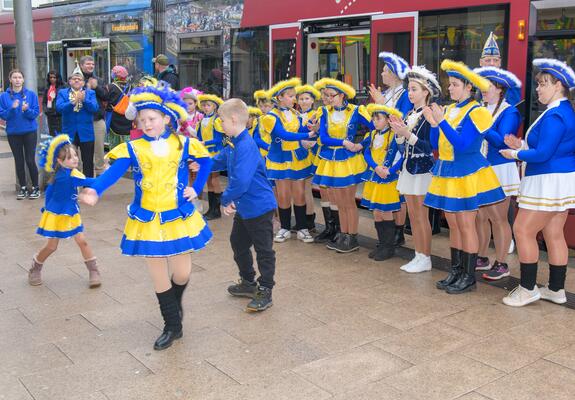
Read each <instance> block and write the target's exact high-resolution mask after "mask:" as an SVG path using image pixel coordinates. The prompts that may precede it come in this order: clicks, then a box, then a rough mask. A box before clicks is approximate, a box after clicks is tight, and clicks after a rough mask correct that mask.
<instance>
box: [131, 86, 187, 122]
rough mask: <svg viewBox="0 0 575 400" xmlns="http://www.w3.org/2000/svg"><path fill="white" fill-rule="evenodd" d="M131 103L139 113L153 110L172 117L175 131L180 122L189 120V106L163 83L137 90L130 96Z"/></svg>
mask: <svg viewBox="0 0 575 400" xmlns="http://www.w3.org/2000/svg"><path fill="white" fill-rule="evenodd" d="M130 103H132V104H133V105H134V107H135V108H136V110H138V111H140V110H144V109H148V108H151V109H154V110H158V111H161V112H163V113H164V114H166V115H168V116H169V117H170V120H171V123H172V126H173V127H174V129H176V128H177V126H178V120H181V121H185V120H186V119H187V118H188V112H187V111H186V108H187V104H186V103H184V102H183V101H182V99H180V96H179V95H178V93H177V92H175V91H173V90H172V89H170V85H168V84H166V83H165V82H163V81H159V82H158V83H157V84H156V85H155V86H152V85H150V86H143V87H137V88H135V89H134V90H133V91H132V94H131V95H130Z"/></svg>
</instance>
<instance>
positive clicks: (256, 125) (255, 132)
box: [248, 107, 268, 157]
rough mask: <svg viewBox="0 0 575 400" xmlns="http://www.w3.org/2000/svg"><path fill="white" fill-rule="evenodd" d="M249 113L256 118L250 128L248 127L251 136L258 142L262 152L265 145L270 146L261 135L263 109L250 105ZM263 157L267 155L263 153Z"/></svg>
mask: <svg viewBox="0 0 575 400" xmlns="http://www.w3.org/2000/svg"><path fill="white" fill-rule="evenodd" d="M248 113H249V115H250V117H253V118H254V120H253V122H252V127H251V128H250V129H248V132H249V134H250V136H251V137H252V138H253V139H254V141H255V142H256V144H257V146H258V148H259V150H260V154H262V147H263V146H264V145H265V146H268V145H267V144H266V143H265V142H264V141H263V140H262V137H261V135H260V117H261V116H262V115H263V113H262V110H260V109H259V108H257V107H248ZM262 157H265V156H264V154H262Z"/></svg>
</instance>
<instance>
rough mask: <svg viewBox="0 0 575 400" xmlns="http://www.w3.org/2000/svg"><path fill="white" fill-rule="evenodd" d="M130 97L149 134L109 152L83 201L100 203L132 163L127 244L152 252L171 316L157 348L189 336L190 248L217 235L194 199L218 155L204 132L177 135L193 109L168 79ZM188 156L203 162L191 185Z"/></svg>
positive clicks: (127, 249) (141, 253)
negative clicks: (185, 330)
mask: <svg viewBox="0 0 575 400" xmlns="http://www.w3.org/2000/svg"><path fill="white" fill-rule="evenodd" d="M130 102H131V103H132V104H133V105H134V106H135V108H136V109H137V110H138V120H139V123H140V126H141V127H142V129H143V131H144V135H143V136H142V137H141V138H139V139H135V140H132V141H130V142H129V143H122V144H120V145H119V146H117V147H115V148H114V149H112V150H111V151H110V153H109V154H108V156H109V158H110V159H111V160H113V161H114V162H113V164H112V166H111V167H110V168H109V169H108V171H106V172H105V173H104V174H103V175H102V176H100V177H99V178H98V179H97V180H96V182H95V184H94V185H92V188H93V189H84V191H83V192H82V194H81V195H80V196H81V200H82V201H83V202H84V203H86V204H89V205H94V204H96V203H97V201H98V199H99V197H100V196H101V195H102V193H103V192H104V191H105V190H106V189H107V188H109V187H110V186H111V185H113V184H114V183H115V182H117V181H118V180H119V179H120V178H121V177H122V175H123V174H124V173H125V172H126V171H127V170H128V168H131V169H132V175H133V178H134V188H135V193H134V200H133V201H132V204H130V206H129V207H128V220H127V222H126V226H125V228H124V236H123V237H122V244H121V246H120V247H121V249H122V254H124V255H128V256H138V257H145V258H146V263H147V264H148V268H149V271H150V275H151V276H152V280H153V282H154V289H155V292H156V296H157V297H158V301H159V303H160V311H161V313H162V316H163V318H164V322H165V326H164V331H163V333H162V335H161V336H160V337H159V338H158V339H157V340H156V342H155V344H154V349H156V350H163V349H165V348H167V347H169V346H171V344H172V342H173V341H174V340H176V339H179V338H181V337H182V316H183V310H182V296H183V293H184V290H185V288H186V285H187V284H188V280H189V277H190V273H191V268H192V259H191V256H190V253H191V252H193V251H198V250H201V249H202V248H204V247H205V246H206V244H207V243H208V241H209V240H210V239H211V237H212V233H211V231H210V229H209V228H208V226H207V224H206V222H205V221H204V219H203V218H202V215H201V214H200V213H199V212H198V211H197V210H196V209H195V207H194V205H193V203H192V200H193V199H194V198H196V197H197V194H198V193H201V192H202V188H203V187H204V185H205V183H206V181H207V179H208V175H209V173H210V168H211V163H212V161H211V159H210V155H209V153H208V151H207V150H206V148H205V147H204V146H203V145H202V144H201V143H200V142H199V141H198V140H197V139H195V138H187V137H185V136H178V135H177V133H176V129H177V123H178V120H185V119H186V117H187V113H186V105H185V103H183V102H182V100H181V99H180V98H179V96H178V94H177V93H176V92H174V91H172V90H171V89H169V87H168V86H167V85H165V84H164V83H163V82H159V83H158V85H157V86H147V87H142V88H136V89H134V91H133V92H132V95H131V96H130ZM189 162H196V163H198V164H199V171H198V173H197V175H196V180H195V182H194V184H193V186H192V187H189V186H187V184H188V175H189V169H188V163H189ZM170 270H171V272H172V276H170Z"/></svg>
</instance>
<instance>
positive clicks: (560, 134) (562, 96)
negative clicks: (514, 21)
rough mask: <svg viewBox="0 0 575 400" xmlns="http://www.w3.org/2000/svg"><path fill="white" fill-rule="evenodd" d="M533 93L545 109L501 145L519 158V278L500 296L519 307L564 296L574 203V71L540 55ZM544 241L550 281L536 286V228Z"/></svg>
mask: <svg viewBox="0 0 575 400" xmlns="http://www.w3.org/2000/svg"><path fill="white" fill-rule="evenodd" d="M533 66H534V67H535V68H537V69H538V70H539V72H538V73H537V75H536V76H535V79H536V81H537V89H536V91H537V99H538V100H539V102H540V103H541V104H543V105H545V106H546V109H545V111H544V112H543V113H542V114H541V115H540V116H539V117H538V118H537V119H536V120H535V122H534V123H533V124H532V125H531V126H530V127H529V129H528V130H527V133H526V135H525V141H521V140H520V139H519V138H517V137H515V136H512V135H508V136H506V138H505V143H506V144H507V145H508V146H509V147H510V148H511V149H512V150H510V149H508V150H501V154H502V155H503V156H504V157H505V158H508V159H515V160H520V161H523V163H524V164H523V166H524V175H523V179H522V180H521V186H520V188H519V197H518V199H517V203H518V204H519V212H518V213H517V218H516V219H515V223H514V224H513V233H514V234H515V240H516V241H517V253H518V255H519V262H520V264H521V282H520V284H519V286H517V287H516V288H515V289H513V290H512V291H511V292H510V293H509V295H508V296H506V297H505V298H504V299H503V303H504V304H506V305H508V306H514V307H521V306H524V305H527V304H529V303H532V302H534V301H537V300H539V299H540V298H541V299H544V300H547V301H551V302H553V303H556V304H564V303H566V302H567V297H566V295H565V277H566V273H567V262H568V259H569V249H568V248H567V243H566V242H565V234H564V227H565V222H566V221H567V216H568V214H569V209H572V208H575V157H574V156H573V155H574V154H575V111H574V110H573V105H572V103H571V102H570V101H569V98H568V96H569V92H570V91H573V90H574V89H575V72H574V71H573V69H572V68H571V67H570V66H568V65H567V64H566V63H565V62H563V61H559V60H554V59H549V58H538V59H535V60H533ZM539 232H542V233H543V237H544V239H545V244H546V245H547V258H548V262H549V282H548V284H547V286H543V287H541V288H538V287H537V267H538V266H537V264H538V261H539V247H538V245H537V234H538V233H539Z"/></svg>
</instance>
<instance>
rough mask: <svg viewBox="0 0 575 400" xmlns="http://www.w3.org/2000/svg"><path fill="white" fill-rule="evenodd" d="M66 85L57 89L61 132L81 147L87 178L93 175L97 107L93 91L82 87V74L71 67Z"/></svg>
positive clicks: (83, 167)
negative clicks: (71, 72) (66, 86)
mask: <svg viewBox="0 0 575 400" xmlns="http://www.w3.org/2000/svg"><path fill="white" fill-rule="evenodd" d="M68 83H69V85H70V87H69V88H66V89H62V90H60V91H59V92H58V97H57V98H56V111H58V112H59V113H60V114H62V133H66V134H68V136H70V140H71V141H72V143H74V145H75V146H76V147H79V148H80V152H81V156H82V169H83V171H82V172H83V173H84V175H86V176H87V177H89V178H92V177H93V176H94V140H95V136H94V122H93V121H94V114H95V113H96V112H97V111H98V110H99V106H98V101H97V100H96V93H95V92H94V91H93V90H92V89H84V75H82V72H81V71H80V70H79V69H78V70H74V73H73V74H72V76H71V77H70V78H69V79H68Z"/></svg>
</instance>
